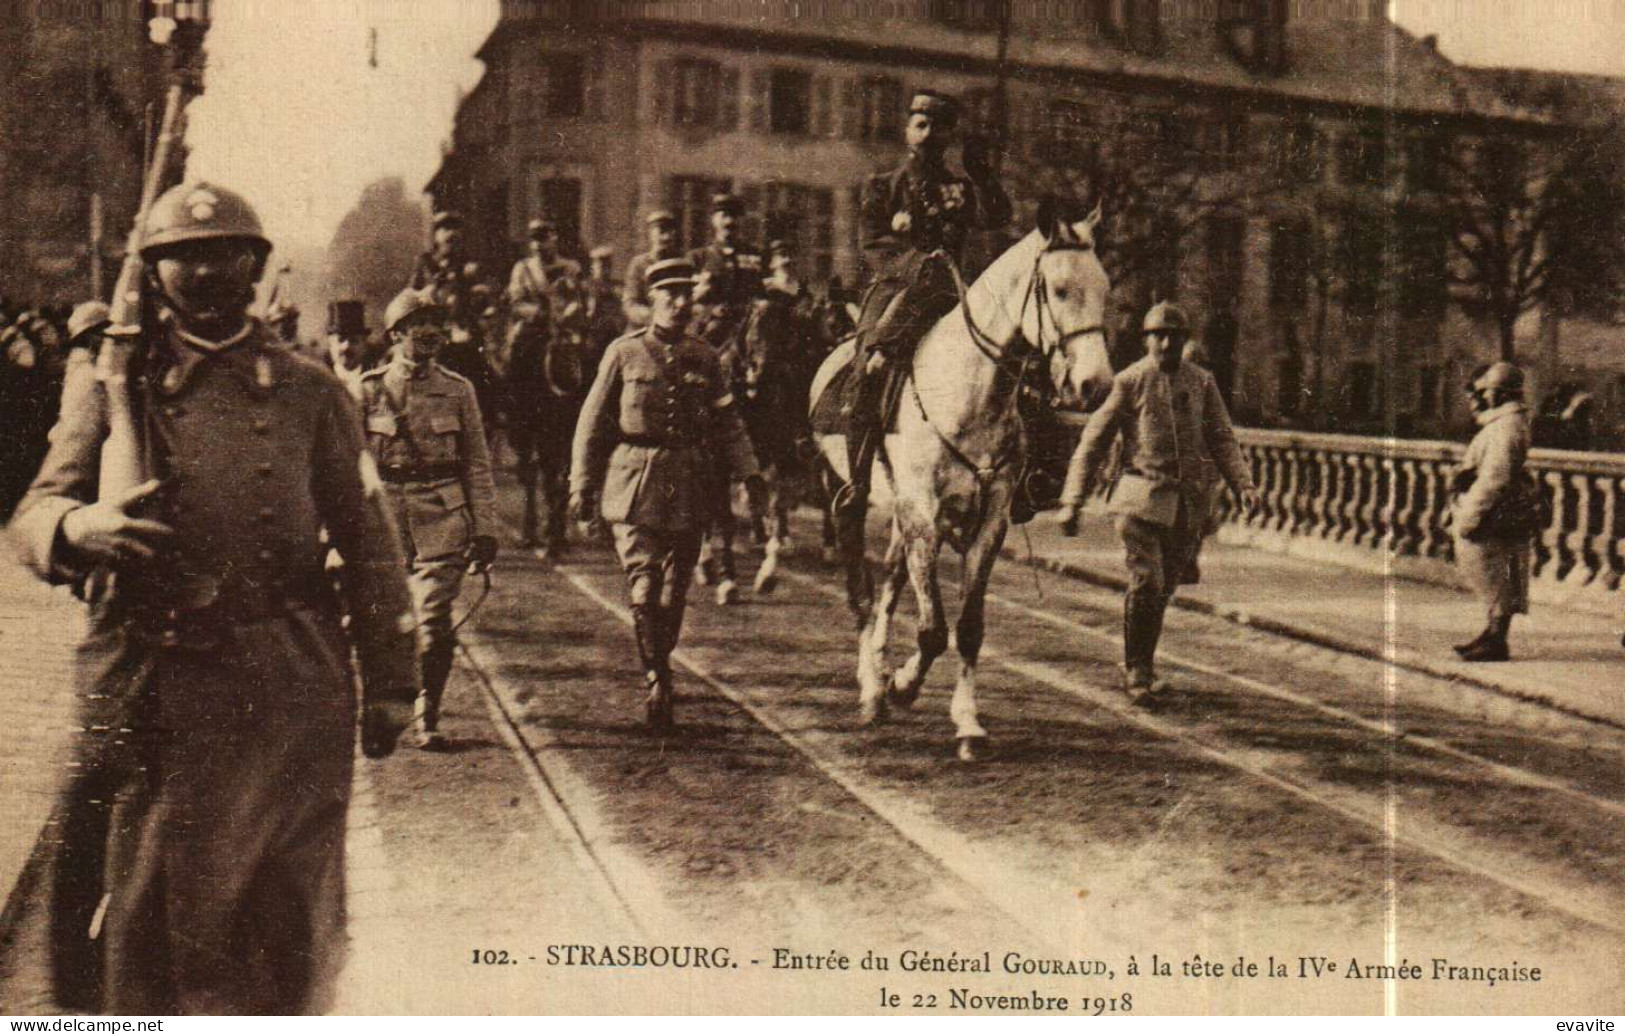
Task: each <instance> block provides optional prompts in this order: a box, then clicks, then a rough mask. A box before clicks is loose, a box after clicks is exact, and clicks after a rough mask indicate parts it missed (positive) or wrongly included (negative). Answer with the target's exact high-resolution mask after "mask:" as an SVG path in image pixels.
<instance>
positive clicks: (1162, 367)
mask: <svg viewBox="0 0 1625 1034" xmlns="http://www.w3.org/2000/svg"><path fill="white" fill-rule="evenodd" d="M1189 328H1190V322H1189V320H1187V319H1186V318H1185V313H1184V312H1183V311H1182V310H1180V309H1179V308H1178V307H1177V306H1175V305H1172V304H1170V303H1167V302H1163V303H1161V304H1159V305H1155V306H1153V307H1152V308H1151V311H1150V312H1148V313H1146V316H1145V323H1144V330H1145V350H1146V357H1145V358H1144V359H1141V360H1140V361H1139V362H1137V363H1135V364H1134V365H1132V366H1130V367H1129V368H1128V369H1126V370H1124V371H1123V372H1122V373H1119V374H1118V375H1117V377H1116V378H1115V379H1114V380H1113V381H1112V390H1111V394H1110V395H1108V396H1107V397H1106V401H1105V402H1104V403H1103V404H1102V405H1101V407H1100V408H1099V409H1097V410H1095V413H1094V415H1093V416H1091V417H1090V418H1089V424H1088V426H1087V427H1086V428H1084V432H1083V439H1082V440H1081V441H1080V442H1079V443H1078V448H1077V451H1076V452H1074V453H1073V454H1072V463H1071V465H1070V466H1069V467H1068V469H1067V472H1066V487H1065V489H1064V490H1063V491H1062V493H1061V506H1062V513H1061V529H1062V531H1063V532H1064V533H1065V534H1067V535H1076V534H1077V532H1078V511H1079V509H1080V508H1081V507H1082V506H1083V504H1084V502H1085V500H1087V499H1088V498H1089V495H1090V493H1091V492H1093V490H1094V487H1095V481H1096V478H1098V477H1099V475H1100V469H1101V467H1102V466H1103V465H1104V463H1105V461H1106V456H1107V454H1108V453H1109V452H1110V451H1111V447H1112V444H1113V442H1115V441H1116V440H1117V438H1118V437H1119V436H1121V437H1122V439H1123V450H1122V457H1123V472H1122V476H1121V477H1120V478H1119V479H1118V482H1117V487H1116V488H1115V489H1114V490H1113V492H1112V497H1111V504H1110V506H1109V507H1108V512H1109V513H1111V514H1113V515H1114V516H1115V517H1116V519H1117V532H1118V534H1119V535H1120V536H1122V539H1123V547H1124V549H1125V551H1126V553H1127V565H1128V575H1129V584H1128V592H1127V594H1126V595H1125V597H1124V599H1123V668H1124V688H1125V690H1126V691H1127V692H1128V695H1129V699H1130V700H1132V701H1134V702H1136V703H1139V702H1141V701H1142V700H1144V699H1145V698H1146V697H1147V696H1148V695H1150V694H1151V693H1153V692H1156V691H1158V690H1160V689H1162V688H1163V685H1162V684H1161V683H1159V682H1158V681H1157V678H1156V667H1155V657H1156V652H1157V640H1158V639H1159V638H1160V637H1161V636H1162V618H1163V614H1164V613H1165V612H1166V611H1167V609H1168V603H1169V601H1170V600H1172V599H1173V596H1174V591H1175V590H1176V589H1178V588H1179V582H1180V579H1181V577H1182V576H1183V575H1184V573H1185V571H1186V570H1187V569H1188V568H1189V567H1190V563H1191V560H1192V558H1193V557H1195V555H1196V552H1197V550H1199V549H1200V548H1201V546H1202V533H1203V530H1204V529H1203V526H1204V525H1205V523H1206V521H1207V518H1208V514H1209V513H1211V512H1212V510H1213V495H1214V493H1215V492H1216V491H1217V489H1218V482H1217V481H1216V479H1215V478H1214V477H1213V473H1212V471H1213V469H1214V468H1217V470H1218V472H1219V473H1220V474H1221V475H1222V476H1223V478H1224V480H1225V481H1226V482H1228V483H1229V485H1230V488H1231V490H1232V491H1234V492H1235V493H1236V494H1237V495H1238V496H1240V497H1241V498H1242V501H1243V503H1244V504H1245V505H1246V506H1248V507H1249V508H1251V507H1253V506H1256V505H1257V503H1258V492H1257V490H1256V489H1255V488H1254V487H1253V480H1252V475H1251V474H1250V473H1249V472H1248V470H1247V461H1246V460H1245V459H1243V458H1242V455H1241V447H1240V446H1239V445H1237V444H1236V435H1235V431H1234V429H1233V428H1232V427H1231V425H1230V413H1229V411H1228V410H1226V409H1225V406H1224V399H1223V398H1222V397H1221V396H1220V395H1219V386H1218V383H1217V382H1215V381H1214V379H1213V375H1212V374H1210V373H1208V372H1207V371H1206V370H1204V369H1202V368H1201V367H1200V366H1197V365H1196V364H1195V363H1187V362H1184V361H1183V359H1184V356H1183V353H1184V350H1185V342H1186V339H1187V338H1188V337H1189V334H1190V329H1189Z"/></svg>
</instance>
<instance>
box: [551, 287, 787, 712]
mask: <svg viewBox="0 0 1625 1034" xmlns="http://www.w3.org/2000/svg"><path fill="white" fill-rule="evenodd" d="M647 276H648V281H649V300H650V325H649V327H648V328H646V329H644V330H639V331H634V332H633V333H631V334H628V335H626V336H625V337H623V338H621V339H620V340H618V341H616V342H615V343H614V344H612V345H610V346H609V351H608V352H607V353H606V354H605V355H604V360H603V362H602V363H601V364H600V365H599V368H598V377H597V379H596V380H595V381H594V382H593V386H592V390H591V391H590V392H589V393H588V395H587V401H586V404H585V406H583V408H582V410H581V419H580V421H579V422H578V423H577V424H576V435H575V443H574V449H573V457H572V460H573V462H572V464H571V468H570V508H571V512H572V514H573V515H574V516H575V518H576V519H577V520H587V519H589V518H591V517H592V516H594V515H595V514H601V515H602V516H603V518H604V520H606V521H608V522H610V524H611V525H612V528H613V532H614V538H615V550H616V552H617V553H618V554H619V556H620V559H621V566H622V568H623V569H624V570H625V572H626V579H627V588H628V592H629V595H630V597H631V604H632V616H633V627H634V630H635V632H636V635H637V645H638V656H639V658H640V660H641V661H642V665H643V673H644V674H643V678H644V687H645V689H646V691H647V698H646V700H645V708H646V717H647V720H648V722H649V725H650V726H651V727H652V728H654V729H657V730H663V729H669V728H670V727H671V726H672V724H673V716H674V703H673V693H672V684H671V663H670V655H671V651H672V649H673V648H674V647H675V646H676V644H677V639H678V634H679V632H680V630H681V629H682V625H683V610H684V607H685V604H686V601H687V596H688V583H689V578H690V576H691V575H692V573H693V570H694V565H695V563H696V561H697V560H698V557H699V552H700V537H701V535H702V534H703V533H704V529H705V528H706V526H707V525H708V524H709V522H710V521H711V519H712V518H713V516H714V515H715V511H716V508H717V507H718V505H721V504H722V503H723V500H722V497H721V495H720V494H719V493H717V492H715V491H712V490H711V489H710V487H709V485H708V483H709V482H710V480H711V473H712V471H713V470H714V469H715V468H716V465H717V464H718V463H719V462H720V463H722V464H724V465H725V466H726V468H727V472H728V474H729V475H730V476H731V477H732V478H734V479H744V480H745V481H746V483H747V486H748V487H750V489H751V492H752V495H753V497H759V496H760V494H761V491H762V490H761V479H760V476H759V475H758V474H757V469H756V457H755V454H754V453H753V452H752V451H751V447H750V443H749V442H748V441H747V440H746V438H745V429H744V426H743V424H741V422H740V419H739V415H738V413H737V412H736V407H735V405H734V399H733V395H732V392H731V391H730V390H729V387H728V384H727V382H726V381H725V380H724V379H723V375H722V370H721V368H720V366H719V365H718V364H717V359H716V355H715V353H713V352H712V351H711V350H710V349H709V348H707V347H706V346H704V345H702V344H700V343H699V342H698V341H696V340H695V339H694V338H693V337H692V336H690V335H689V333H688V322H689V314H690V306H691V305H692V302H691V300H690V293H691V291H692V290H693V286H694V280H695V275H694V267H693V265H691V264H690V263H689V262H688V261H687V260H686V259H668V260H666V261H664V262H657V263H655V264H654V265H652V266H650V267H649V270H648V274H647ZM600 496H601V498H600Z"/></svg>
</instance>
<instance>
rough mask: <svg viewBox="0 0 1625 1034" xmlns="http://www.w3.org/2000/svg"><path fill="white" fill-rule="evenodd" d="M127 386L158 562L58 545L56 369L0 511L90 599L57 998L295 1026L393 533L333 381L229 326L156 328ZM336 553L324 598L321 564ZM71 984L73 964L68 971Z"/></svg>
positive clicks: (390, 649) (388, 679)
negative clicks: (30, 469) (45, 426)
mask: <svg viewBox="0 0 1625 1034" xmlns="http://www.w3.org/2000/svg"><path fill="white" fill-rule="evenodd" d="M153 352H154V356H155V361H154V365H153V367H152V370H151V374H150V377H149V382H148V386H147V387H146V388H144V389H142V395H143V398H144V404H145V406H146V408H147V410H148V412H149V419H148V421H147V426H148V428H149V432H150V440H151V442H152V443H153V447H152V452H153V455H154V465H155V468H156V470H157V472H158V473H161V474H162V475H163V476H164V478H165V481H166V484H167V488H166V491H165V493H164V496H163V500H162V505H161V506H160V507H159V511H158V512H156V513H154V514H152V516H156V517H159V518H161V519H162V520H164V521H165V522H167V523H168V524H169V525H170V526H171V527H173V528H174V529H175V532H176V534H175V537H174V545H173V547H172V548H171V549H170V550H169V551H168V552H167V553H166V554H165V555H163V556H162V558H161V560H160V561H159V562H157V563H153V564H149V565H146V566H143V567H128V568H123V569H119V570H115V571H112V572H109V571H108V570H107V569H105V568H103V569H99V570H92V569H91V567H90V565H89V564H88V563H87V561H86V559H85V558H83V557H81V556H79V555H77V554H76V553H75V552H74V551H73V550H72V548H71V547H70V546H68V545H67V544H66V542H65V541H64V540H63V538H62V537H61V535H60V531H59V529H60V527H61V524H62V520H63V518H64V516H65V515H67V514H68V513H69V512H70V511H72V510H74V509H75V508H77V507H80V506H83V505H85V504H87V503H89V502H90V501H92V500H93V499H94V498H95V495H96V491H97V482H98V472H99V466H100V453H101V446H102V442H103V440H104V439H105V438H106V435H107V429H108V417H107V397H106V395H105V392H104V388H103V386H102V385H101V384H100V383H98V382H97V380H96V378H95V373H94V370H93V368H92V366H91V364H90V363H88V362H79V363H75V364H74V365H72V366H71V367H70V369H69V371H68V379H67V381H66V384H65V387H64V397H63V403H62V409H61V417H60V420H59V422H58V423H57V426H56V428H55V429H54V430H53V431H52V435H51V450H50V453H49V455H48V456H47V458H46V460H45V464H44V466H43V468H42V469H41V471H40V473H39V476H38V477H37V478H36V479H35V481H34V484H33V486H32V488H31V489H30V490H29V493H28V495H27V497H26V498H25V499H24V501H23V504H22V505H21V507H20V508H19V510H18V516H17V519H16V521H15V522H14V524H13V533H14V535H15V537H16V540H17V542H18V544H19V546H20V549H21V552H22V555H23V558H24V560H25V561H26V562H27V563H28V565H29V566H30V567H32V568H33V569H34V571H36V572H37V573H38V574H39V576H40V577H41V578H43V579H45V580H47V581H50V582H53V583H64V582H75V583H78V584H79V586H80V589H81V592H82V593H83V594H84V595H85V596H86V597H87V599H88V602H89V604H90V622H89V633H88V636H87V638H86V639H85V641H84V642H83V644H82V645H81V646H80V647H79V649H78V653H77V661H76V682H77V689H78V692H79V693H80V694H81V710H82V715H81V720H80V724H81V726H82V727H83V728H85V729H86V730H87V731H86V732H85V733H84V734H82V735H81V737H80V739H79V742H78V744H77V748H76V749H77V751H78V754H79V758H78V759H77V765H76V766H75V767H74V768H73V771H74V772H75V773H76V775H75V776H74V783H73V784H72V785H70V786H69V787H68V788H67V792H66V794H65V797H64V799H65V801H66V804H65V805H64V807H65V808H66V809H67V811H68V815H67V817H66V819H65V821H64V823H63V828H64V829H66V830H67V833H68V836H67V840H66V842H65V843H64V844H62V846H61V854H62V857H61V858H59V860H58V864H57V877H56V878H57V880H58V884H57V886H56V887H55V889H54V891H53V893H54V895H55V897H56V901H55V902H54V904H53V906H52V907H53V919H54V920H55V929H54V931H53V951H54V952H56V953H57V955H58V959H57V964H56V975H57V978H58V982H59V983H61V982H63V981H72V980H74V979H75V978H78V979H79V980H80V981H81V983H80V984H79V985H77V986H76V987H74V988H71V989H69V993H66V994H62V995H59V997H63V998H66V999H67V1001H65V1002H64V1004H65V1006H66V1007H69V1008H77V1009H86V1010H92V1011H105V1012H111V1013H121V1014H132V1013H134V1014H152V1013H172V1012H179V1013H206V1014H229V1013H265V1012H277V1013H290V1012H291V1013H300V1012H313V1011H320V1010H322V1009H323V1008H325V1007H326V1005H327V1004H328V997H329V993H330V990H331V982H332V978H333V976H334V974H335V972H336V971H337V968H338V966H339V963H340V961H341V954H342V948H343V937H344V932H343V927H344V836H345V813H346V808H347V805H348V802H349V793H350V777H351V758H352V751H353V741H354V730H355V699H354V692H353V688H352V687H353V683H352V679H351V674H350V650H351V646H352V645H353V646H354V647H355V651H356V654H357V656H358V657H359V659H360V665H361V673H362V677H363V681H364V686H365V693H366V694H367V695H368V696H369V698H372V699H379V700H383V699H390V700H398V701H400V702H402V703H408V702H410V701H411V699H412V698H413V696H414V695H415V693H416V682H417V671H416V662H415V659H414V654H413V650H412V647H411V617H410V603H409V600H408V597H407V588H406V581H405V578H404V577H403V563H402V555H401V547H400V542H399V538H398V536H397V534H396V531H395V527H394V522H393V521H392V520H391V519H390V517H389V514H388V512H387V509H386V508H385V506H384V500H383V496H382V492H381V486H380V484H379V482H378V478H377V476H376V474H375V472H374V470H373V465H372V461H371V458H370V457H368V456H367V455H366V450H365V447H364V445H363V443H362V437H361V427H360V423H359V420H358V419H357V416H356V412H355V406H354V403H353V402H352V401H351V400H350V397H349V396H348V395H347V394H346V392H345V390H344V388H343V387H342V386H341V385H340V384H339V382H338V381H337V380H336V379H335V378H334V377H333V375H332V373H331V372H329V371H328V370H326V369H324V368H323V367H321V366H320V365H319V364H317V363H314V362H311V361H309V360H306V359H303V358H301V357H298V356H295V355H293V354H291V353H289V352H288V351H287V350H286V349H285V348H282V347H280V346H279V344H278V343H277V342H276V341H275V340H274V339H273V338H272V337H271V336H269V335H268V334H267V333H266V332H265V331H264V329H263V328H261V327H260V326H258V325H252V326H251V327H250V328H249V329H248V330H247V331H246V332H245V334H244V335H242V336H241V337H240V338H239V339H238V340H236V341H234V342H231V343H228V344H226V345H224V346H215V347H209V346H208V343H204V342H199V341H197V340H196V339H190V338H187V337H186V336H184V335H182V334H181V333H180V332H179V331H176V330H174V329H170V330H169V331H168V333H167V335H166V336H165V337H164V338H163V339H162V340H160V341H158V342H156V343H155V345H154V348H153ZM323 529H326V531H327V533H328V537H329V538H330V539H331V543H332V546H333V548H335V549H337V550H338V551H339V553H340V554H341V555H342V556H343V558H344V560H345V563H344V565H343V584H344V595H345V599H344V601H343V610H344V611H345V612H347V613H348V614H349V615H350V617H351V625H350V633H349V637H348V638H347V637H346V634H345V632H344V630H343V629H342V628H341V625H340V613H341V608H340V603H339V601H338V600H337V599H336V598H335V597H334V594H333V592H332V589H331V584H330V582H329V580H328V577H327V575H326V574H325V572H324V570H323V559H324V555H325V553H326V550H327V548H328V547H327V545H326V544H324V542H323V536H322V531H323ZM87 970H88V972H87Z"/></svg>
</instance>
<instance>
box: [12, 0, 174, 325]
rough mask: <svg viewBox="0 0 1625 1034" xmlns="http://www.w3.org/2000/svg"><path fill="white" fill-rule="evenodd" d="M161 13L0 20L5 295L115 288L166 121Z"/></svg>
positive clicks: (125, 9)
mask: <svg viewBox="0 0 1625 1034" xmlns="http://www.w3.org/2000/svg"><path fill="white" fill-rule="evenodd" d="M153 9H154V8H153V6H152V5H151V4H150V3H143V2H140V0H87V2H76V3H50V2H47V0H20V2H19V3H18V4H16V5H13V6H8V8H7V14H6V17H5V18H4V19H0V69H3V71H0V76H3V77H4V78H3V79H0V140H4V141H5V145H4V148H3V149H0V197H4V198H5V204H4V205H0V295H4V296H6V297H8V298H10V299H12V300H14V301H18V302H24V303H27V304H47V303H54V304H69V303H73V302H77V301H81V300H83V299H85V298H89V297H90V296H91V292H92V290H93V289H94V288H96V287H98V286H99V287H100V288H101V290H102V292H103V297H105V292H106V291H107V290H108V289H110V288H111V285H112V278H113V277H115V276H116V275H117V271H118V265H117V263H118V261H119V258H120V255H121V254H122V251H123V247H124V238H125V235H126V234H128V232H129V229H130V225H131V222H132V220H133V219H134V217H135V210H136V207H137V205H138V203H139V200H140V195H141V167H142V159H143V153H144V151H145V149H146V144H145V141H146V140H147V139H148V135H149V134H148V133H147V132H146V130H148V129H149V127H150V125H151V123H152V122H153V121H154V120H156V119H157V117H158V114H159V113H161V111H162V103H163V100H162V99H163V90H164V85H165V68H164V62H165V57H164V52H163V50H162V49H161V48H159V47H157V46H155V45H154V44H153V43H152V42H151V41H150V40H149V39H148V34H147V18H148V16H149V15H150V14H151V13H152V11H153Z"/></svg>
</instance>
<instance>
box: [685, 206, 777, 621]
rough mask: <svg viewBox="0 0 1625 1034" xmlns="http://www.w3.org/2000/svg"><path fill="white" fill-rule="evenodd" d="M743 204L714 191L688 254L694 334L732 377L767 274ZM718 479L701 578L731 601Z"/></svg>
mask: <svg viewBox="0 0 1625 1034" xmlns="http://www.w3.org/2000/svg"><path fill="white" fill-rule="evenodd" d="M744 210H745V205H744V202H743V201H742V200H740V198H738V197H737V196H735V195H733V194H717V195H715V196H714V197H712V198H711V242H710V243H709V244H707V245H706V246H705V247H703V248H696V249H694V250H693V251H691V252H689V255H688V260H689V262H690V263H692V264H693V266H694V268H695V269H696V270H697V271H698V278H697V279H696V281H695V285H694V320H695V328H694V330H695V336H696V337H698V338H699V339H700V340H701V341H703V342H705V343H706V344H708V345H710V346H711V349H712V350H713V351H714V352H716V354H717V360H718V362H719V363H721V365H722V372H723V375H724V376H725V377H727V378H728V379H729V380H730V382H738V381H742V379H743V377H744V368H745V361H744V356H743V351H744V342H743V340H742V339H743V337H744V334H745V324H746V321H747V318H748V317H749V315H750V307H751V305H752V304H753V303H754V301H755V300H756V298H757V297H758V296H759V295H760V294H761V291H762V275H763V274H764V273H765V272H766V270H765V269H764V268H763V262H762V256H761V253H760V252H758V251H756V250H755V249H753V248H750V247H748V246H744V245H741V244H739V243H738V241H737V239H736V236H737V229H738V222H739V217H740V216H741V215H743V214H744ZM714 480H715V482H716V483H715V489H716V491H717V492H719V493H721V495H722V496H723V505H720V506H718V507H717V508H716V515H715V517H714V518H713V521H712V526H711V529H710V532H709V534H708V541H707V542H706V544H705V550H704V553H703V554H702V556H701V558H700V580H701V582H702V583H704V584H715V585H716V594H717V603H718V604H720V605H723V606H728V605H730V604H732V603H734V602H736V601H737V600H738V599H739V589H738V585H737V573H736V569H735V566H734V533H735V530H736V529H735V522H734V515H733V508H732V507H731V506H729V505H727V497H728V486H727V485H726V484H724V483H721V481H720V479H714Z"/></svg>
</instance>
